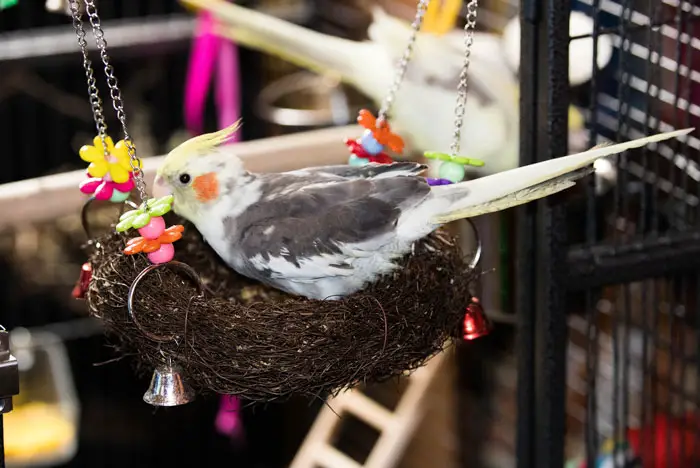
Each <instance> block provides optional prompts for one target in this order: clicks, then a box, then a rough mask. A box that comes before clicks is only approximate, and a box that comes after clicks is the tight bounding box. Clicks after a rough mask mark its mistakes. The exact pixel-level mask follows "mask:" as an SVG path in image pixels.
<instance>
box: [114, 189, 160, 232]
mask: <svg viewBox="0 0 700 468" xmlns="http://www.w3.org/2000/svg"><path fill="white" fill-rule="evenodd" d="M172 205H173V196H172V195H167V196H165V197H162V198H151V199H149V200H147V201H146V202H145V203H142V204H141V206H140V207H138V209H136V210H131V211H127V212H126V213H124V214H123V215H121V216H120V217H119V223H118V224H117V226H116V230H117V232H124V231H128V230H129V229H141V228H142V227H144V226H145V225H147V224H148V223H149V222H151V217H156V216H163V215H164V214H166V213H168V212H169V211H170V210H171V208H172ZM147 207H148V208H147Z"/></svg>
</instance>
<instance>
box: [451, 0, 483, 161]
mask: <svg viewBox="0 0 700 468" xmlns="http://www.w3.org/2000/svg"><path fill="white" fill-rule="evenodd" d="M478 8H479V1H478V0H469V3H468V4H467V16H466V22H465V24H464V63H463V65H462V70H461V71H460V73H459V84H458V85H457V105H456V107H455V129H454V133H453V134H452V145H451V146H450V153H451V155H452V156H457V154H458V153H459V149H460V146H461V143H462V126H463V125H464V112H465V110H466V107H467V85H468V77H469V74H468V72H469V65H470V64H471V54H472V45H473V44H474V31H475V29H476V14H477V10H478Z"/></svg>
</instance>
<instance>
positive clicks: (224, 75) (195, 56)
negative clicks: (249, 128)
mask: <svg viewBox="0 0 700 468" xmlns="http://www.w3.org/2000/svg"><path fill="white" fill-rule="evenodd" d="M214 24H215V21H214V18H213V17H212V15H211V14H210V13H208V12H203V13H200V15H199V19H198V21H197V27H196V29H195V36H194V40H193V42H192V52H191V54H190V62H189V68H188V70H187V78H186V81H185V126H186V127H187V130H189V131H190V133H192V134H193V135H200V134H201V133H202V132H204V109H205V107H206V101H207V95H208V94H209V87H210V85H211V83H212V81H214V73H215V72H216V80H215V84H214V102H215V104H216V112H217V117H218V126H219V128H225V127H228V126H229V125H231V124H233V123H234V122H235V121H236V120H238V119H239V118H240V114H241V110H240V106H241V104H240V83H239V69H238V48H237V47H236V45H235V44H233V43H232V42H231V41H229V40H228V39H224V38H222V37H219V36H217V35H216V34H214V32H213V28H214ZM239 139H240V135H239V132H236V134H235V135H233V136H232V138H231V140H229V141H239Z"/></svg>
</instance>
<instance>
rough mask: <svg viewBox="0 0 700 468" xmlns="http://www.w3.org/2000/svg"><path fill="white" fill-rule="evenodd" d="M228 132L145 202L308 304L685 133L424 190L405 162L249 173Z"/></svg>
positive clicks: (198, 145) (167, 173)
mask: <svg viewBox="0 0 700 468" xmlns="http://www.w3.org/2000/svg"><path fill="white" fill-rule="evenodd" d="M237 128H238V125H233V126H231V127H229V128H226V129H224V130H220V131H219V132H216V133H212V134H205V135H200V136H198V137H195V138H193V139H191V140H188V141H187V142H185V143H183V144H182V145H180V146H179V147H177V148H176V149H174V150H173V151H171V152H170V153H169V154H168V155H167V156H166V158H165V160H164V161H163V164H162V165H161V167H159V168H158V172H157V176H156V181H155V184H154V195H156V196H163V195H166V194H172V196H173V199H174V202H173V209H174V211H175V212H176V213H177V214H179V215H180V216H182V217H184V218H186V219H187V220H189V221H190V222H192V223H193V224H194V225H195V226H196V228H197V230H198V231H199V232H200V233H201V234H202V235H203V236H204V238H205V240H206V242H207V243H208V244H209V245H210V246H211V247H212V248H213V249H214V250H215V251H216V253H217V254H218V255H219V256H220V257H221V258H222V259H223V261H224V262H225V263H226V264H227V265H228V266H229V267H231V268H232V269H234V270H235V271H237V272H238V273H240V274H242V275H244V276H248V277H250V278H253V279H255V280H258V281H260V282H262V283H265V284H268V285H270V286H272V287H275V288H278V289H280V290H282V291H286V292H288V293H291V294H295V295H299V296H305V297H308V298H312V299H332V298H333V299H337V298H339V297H343V296H347V295H350V294H352V293H354V292H356V291H359V290H361V289H363V288H364V287H366V286H367V285H368V284H370V283H373V282H375V281H376V280H378V279H379V278H380V277H381V276H382V275H385V274H387V273H390V272H392V271H394V270H395V269H396V268H398V265H397V263H396V262H397V261H398V260H399V259H400V258H401V257H403V256H405V255H406V254H408V253H409V252H411V249H412V248H413V246H414V244H415V242H417V241H419V240H420V239H422V238H423V237H425V236H427V235H428V234H430V233H431V232H433V231H434V230H435V229H437V228H439V227H440V226H441V225H443V224H445V223H449V222H451V221H455V220H458V219H464V218H470V217H474V216H478V215H482V214H486V213H492V212H495V211H500V210H504V209H506V208H510V207H513V206H517V205H521V204H523V203H527V202H529V201H532V200H536V199H539V198H543V197H546V196H548V195H551V194H553V193H556V192H560V191H562V190H564V189H566V188H569V187H571V186H573V185H574V184H575V183H576V180H577V179H579V178H581V177H583V176H584V175H586V174H589V173H591V172H592V171H593V168H592V167H591V165H592V164H593V163H594V162H595V161H596V160H598V159H600V158H603V157H605V156H609V155H613V154H617V153H621V152H623V151H626V150H629V149H632V148H639V147H641V146H644V145H646V144H648V143H652V142H658V141H662V140H666V139H669V138H674V137H678V136H681V135H686V134H688V133H689V132H690V131H691V130H692V129H691V130H679V131H675V132H668V133H663V134H659V135H654V136H650V137H646V138H641V139H638V140H633V141H630V142H626V143H621V144H617V145H612V146H610V145H603V146H599V147H596V148H593V149H591V150H589V151H586V152H583V153H579V154H574V155H571V156H566V157H562V158H555V159H550V160H547V161H544V162H540V163H537V164H531V165H529V166H524V167H518V168H515V169H511V170H509V171H505V172H502V173H499V174H493V175H489V176H485V177H482V178H479V179H474V180H470V181H467V182H460V183H457V184H452V185H441V186H432V187H431V186H430V185H428V183H427V181H426V179H425V178H423V177H421V176H420V175H419V174H420V173H421V172H423V170H424V169H425V168H426V167H425V166H423V165H421V164H418V163H413V162H398V163H393V164H369V165H365V166H361V167H357V166H350V165H338V166H324V167H313V168H307V169H302V170H298V171H292V172H285V173H267V174H256V173H251V172H249V171H246V170H245V168H244V167H243V164H242V162H241V160H240V159H239V158H238V157H236V156H234V155H232V154H230V152H229V151H230V149H229V148H222V147H221V145H222V144H223V143H225V142H226V140H227V139H228V138H229V137H230V136H231V135H232V134H233V133H234V132H235V131H236V130H237Z"/></svg>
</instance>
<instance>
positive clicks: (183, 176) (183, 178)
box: [180, 174, 190, 184]
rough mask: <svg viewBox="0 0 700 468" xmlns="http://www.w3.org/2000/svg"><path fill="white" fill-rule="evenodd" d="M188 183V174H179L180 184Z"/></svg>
mask: <svg viewBox="0 0 700 468" xmlns="http://www.w3.org/2000/svg"><path fill="white" fill-rule="evenodd" d="M189 182H190V175H189V174H180V183H183V184H188V183H189Z"/></svg>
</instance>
